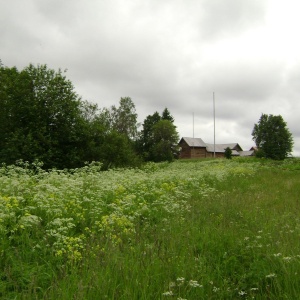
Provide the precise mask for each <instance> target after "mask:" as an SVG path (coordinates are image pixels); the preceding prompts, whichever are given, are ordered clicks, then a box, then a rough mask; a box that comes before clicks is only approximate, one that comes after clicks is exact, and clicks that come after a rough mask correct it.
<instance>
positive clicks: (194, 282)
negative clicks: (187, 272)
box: [189, 280, 202, 287]
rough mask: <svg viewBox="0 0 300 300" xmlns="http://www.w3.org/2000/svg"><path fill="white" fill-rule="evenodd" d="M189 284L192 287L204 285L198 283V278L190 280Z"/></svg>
mask: <svg viewBox="0 0 300 300" xmlns="http://www.w3.org/2000/svg"><path fill="white" fill-rule="evenodd" d="M189 285H190V286H191V287H202V285H200V284H199V283H198V281H196V280H190V281H189Z"/></svg>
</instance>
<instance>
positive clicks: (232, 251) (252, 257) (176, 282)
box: [49, 166, 300, 299]
mask: <svg viewBox="0 0 300 300" xmlns="http://www.w3.org/2000/svg"><path fill="white" fill-rule="evenodd" d="M291 169H293V168H291ZM299 179H300V173H299V171H297V170H295V171H293V170H290V169H286V168H285V169H282V168H280V167H277V166H275V167H272V168H266V169H262V170H260V172H259V173H257V174H256V175H255V176H253V177H245V176H241V177H239V178H236V177H235V178H232V179H230V178H229V179H228V180H225V181H221V182H216V181H214V180H213V179H211V182H210V184H211V185H212V186H214V188H215V189H216V191H215V192H213V193H211V194H210V195H209V196H208V197H203V196H202V195H201V196H199V192H198V191H197V189H195V190H194V191H193V195H192V198H191V205H192V207H191V210H190V212H189V213H187V215H185V216H184V217H183V218H182V220H173V222H172V224H171V226H169V227H168V229H167V231H165V230H164V228H163V224H159V222H158V224H157V227H156V228H155V229H153V228H152V229H150V230H149V232H148V235H144V236H142V237H139V238H137V239H136V240H134V241H132V247H133V248H134V251H129V249H117V250H116V249H110V246H109V245H107V247H108V248H105V246H104V249H103V252H102V255H99V256H98V257H96V259H95V260H94V259H90V258H89V259H88V261H87V262H86V263H87V265H86V267H85V268H83V269H81V270H79V271H78V273H72V274H70V275H69V276H67V277H66V278H65V279H64V280H63V281H62V282H59V283H58V286H55V288H54V289H53V291H52V292H51V293H50V294H49V296H50V298H55V297H57V295H60V297H63V298H65V299H71V295H73V297H74V298H75V299H96V298H97V299H105V298H107V299H161V298H162V299H180V298H182V299H239V298H242V299H246V298H248V299H251V298H252V297H255V299H296V298H297V296H298V295H299V294H300V279H299V275H298V274H300V264H299V254H300V251H299V249H300V247H299V246H300V240H299V234H300V219H299V203H300V199H299V195H300V185H299ZM208 180H209V179H208ZM104 253H109V255H108V256H109V258H108V257H106V254H104ZM106 259H107V260H108V263H106ZM183 278H184V279H183ZM195 281H196V282H197V283H195V285H196V287H193V282H195ZM197 284H199V285H200V286H197ZM58 291H59V292H58ZM163 293H165V295H163ZM168 294H169V295H168ZM170 294H171V295H170ZM172 294H173V296H172Z"/></svg>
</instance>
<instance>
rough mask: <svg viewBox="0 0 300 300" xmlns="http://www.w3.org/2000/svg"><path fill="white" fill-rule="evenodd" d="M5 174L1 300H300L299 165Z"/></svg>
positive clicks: (219, 163)
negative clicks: (299, 299) (298, 299)
mask: <svg viewBox="0 0 300 300" xmlns="http://www.w3.org/2000/svg"><path fill="white" fill-rule="evenodd" d="M100 168H101V164H97V163H92V164H90V165H87V166H86V167H83V168H80V169H74V170H51V171H48V172H46V171H43V170H42V169H41V168H40V166H39V164H38V163H36V164H33V165H28V164H27V163H20V164H18V165H15V166H3V167H1V168H0V237H1V239H0V266H1V268H0V277H1V281H0V299H91V300H93V299H177V300H179V299H181V300H183V299H297V298H298V297H299V295H300V160H299V159H296V158H293V159H287V160H285V161H282V162H281V161H280V162H274V161H268V160H257V159H255V158H247V159H246V158H244V159H243V158H239V159H232V160H225V159H224V160H223V159H217V160H198V161H195V160H187V161H176V162H174V163H159V164H154V163H149V164H147V165H145V166H143V167H142V168H140V169H116V170H109V171H100Z"/></svg>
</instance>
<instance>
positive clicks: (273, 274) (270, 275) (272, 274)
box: [266, 273, 276, 278]
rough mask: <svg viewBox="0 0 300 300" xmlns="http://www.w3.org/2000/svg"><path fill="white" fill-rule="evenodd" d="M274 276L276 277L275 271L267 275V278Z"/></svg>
mask: <svg viewBox="0 0 300 300" xmlns="http://www.w3.org/2000/svg"><path fill="white" fill-rule="evenodd" d="M274 277H276V274H275V273H271V274H269V275H266V278H274Z"/></svg>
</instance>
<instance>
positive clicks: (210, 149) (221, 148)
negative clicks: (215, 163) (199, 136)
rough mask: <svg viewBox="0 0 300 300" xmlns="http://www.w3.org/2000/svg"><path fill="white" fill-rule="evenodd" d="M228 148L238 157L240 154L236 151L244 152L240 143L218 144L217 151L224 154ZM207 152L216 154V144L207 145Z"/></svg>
mask: <svg viewBox="0 0 300 300" xmlns="http://www.w3.org/2000/svg"><path fill="white" fill-rule="evenodd" d="M227 147H229V148H230V149H231V150H232V154H233V155H235V154H237V155H238V152H237V151H236V150H243V149H242V148H241V146H240V145H239V144H238V143H230V144H216V145H215V150H216V152H221V153H224V152H225V149H226V148H227ZM206 150H207V152H214V144H206ZM234 151H235V152H236V153H235V152H234Z"/></svg>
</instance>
